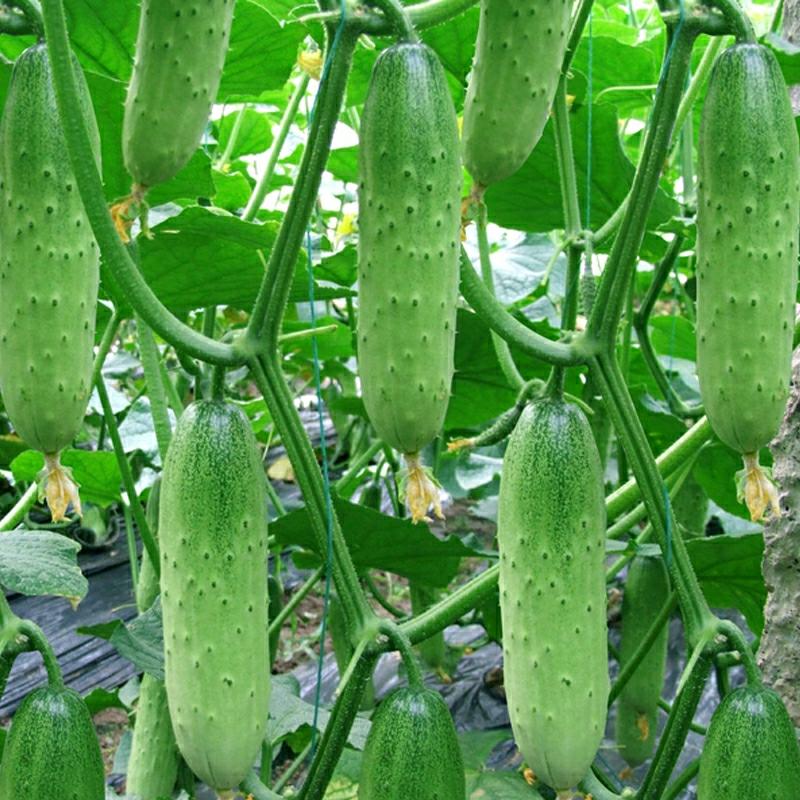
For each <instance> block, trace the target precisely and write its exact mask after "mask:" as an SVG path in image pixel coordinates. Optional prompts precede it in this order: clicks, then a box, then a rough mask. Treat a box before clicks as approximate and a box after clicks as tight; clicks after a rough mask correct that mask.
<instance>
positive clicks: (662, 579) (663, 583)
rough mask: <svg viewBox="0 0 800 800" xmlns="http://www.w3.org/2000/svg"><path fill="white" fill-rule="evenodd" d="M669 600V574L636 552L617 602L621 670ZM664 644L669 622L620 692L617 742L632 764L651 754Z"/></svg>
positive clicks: (664, 660) (664, 662)
mask: <svg viewBox="0 0 800 800" xmlns="http://www.w3.org/2000/svg"><path fill="white" fill-rule="evenodd" d="M668 598H669V576H668V574H667V568H666V566H665V565H664V562H663V560H662V559H661V558H651V557H647V556H637V557H636V558H635V559H634V560H633V562H632V563H631V566H630V569H629V570H628V577H627V579H626V581H625V594H624V596H623V600H622V643H621V645H620V658H619V665H620V668H622V667H623V666H624V665H625V664H627V663H628V662H629V661H630V659H631V657H632V656H633V654H634V653H635V652H636V648H637V647H638V646H639V645H640V644H641V642H642V639H644V637H645V635H646V634H647V632H648V631H649V630H650V626H651V625H652V624H653V622H654V621H655V618H656V617H657V616H658V612H659V611H661V609H662V608H663V606H664V603H666V602H667V599H668ZM668 643H669V625H665V626H664V627H663V628H662V629H661V632H660V633H659V635H658V638H657V639H656V640H655V642H654V643H653V646H652V647H651V648H650V652H649V653H648V654H647V655H646V656H645V657H644V659H642V661H641V663H640V664H639V667H638V668H637V669H636V671H635V672H634V673H633V675H632V676H631V678H630V680H629V681H628V682H627V683H626V684H625V688H624V689H623V690H622V692H621V694H620V696H619V702H618V704H617V723H616V736H617V746H618V748H619V753H620V755H621V756H622V757H623V758H624V759H625V761H627V762H628V764H630V765H631V766H633V767H635V766H638V765H639V764H642V763H644V762H645V761H646V760H647V759H648V758H650V756H652V755H653V749H654V747H655V743H656V737H657V734H658V700H659V698H660V697H661V690H662V689H663V688H664V672H665V669H666V665H667V644H668Z"/></svg>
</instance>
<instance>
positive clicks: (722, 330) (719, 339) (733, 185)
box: [697, 44, 800, 519]
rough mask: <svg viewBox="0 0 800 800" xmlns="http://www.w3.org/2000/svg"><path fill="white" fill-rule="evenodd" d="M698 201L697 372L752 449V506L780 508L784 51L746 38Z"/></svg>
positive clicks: (747, 487) (793, 282) (789, 149)
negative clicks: (775, 470) (772, 469)
mask: <svg viewBox="0 0 800 800" xmlns="http://www.w3.org/2000/svg"><path fill="white" fill-rule="evenodd" d="M698 152H699V169H698V186H697V188H698V205H697V375H698V378H699V380H700V392H701V395H702V398H703V403H704V405H705V410H706V413H707V414H708V418H709V421H710V422H711V426H712V427H713V429H714V431H715V432H716V434H717V435H718V436H719V438H720V439H722V441H723V442H724V443H725V444H727V445H728V446H729V447H731V448H733V449H734V450H736V451H737V452H739V453H741V454H742V455H743V456H744V457H745V462H746V472H745V474H744V476H743V477H744V486H743V489H742V492H741V494H742V496H743V498H745V499H746V500H747V504H748V506H749V508H750V512H751V515H752V516H753V518H754V519H760V518H761V516H762V515H763V514H764V513H765V511H766V510H767V509H768V508H771V509H772V511H774V512H775V513H778V512H779V508H778V503H777V492H776V491H774V487H771V485H770V484H769V482H768V481H765V480H764V475H763V471H762V470H760V469H759V467H758V451H759V450H760V449H761V448H762V447H764V446H765V445H766V444H768V443H769V442H770V441H771V439H772V438H773V437H774V436H775V434H776V433H777V431H778V426H779V425H780V422H781V419H782V417H783V413H784V409H785V408H786V401H787V398H788V396H789V379H790V376H791V358H792V336H793V333H794V314H795V296H796V292H797V240H798V220H800V148H799V147H798V137H797V129H796V127H795V121H794V117H793V115H792V108H791V104H790V102H789V96H788V93H787V89H786V84H785V82H784V79H783V76H782V74H781V70H780V67H779V66H778V62H777V60H776V58H775V56H774V55H773V54H772V52H771V51H770V50H768V49H767V48H766V47H762V46H761V45H760V44H736V45H734V46H732V47H730V48H729V49H728V50H726V51H725V52H724V53H723V54H722V55H721V56H720V57H719V58H718V59H717V63H716V64H715V66H714V70H713V72H712V74H711V79H710V81H709V86H708V93H707V95H706V100H705V104H704V106H703V116H702V125H701V129H700V139H699V151H698Z"/></svg>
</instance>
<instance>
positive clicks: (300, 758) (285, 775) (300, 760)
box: [274, 742, 312, 792]
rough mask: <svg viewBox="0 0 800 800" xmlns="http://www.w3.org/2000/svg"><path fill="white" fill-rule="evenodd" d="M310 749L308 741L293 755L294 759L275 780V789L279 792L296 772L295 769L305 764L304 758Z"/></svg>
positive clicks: (310, 744)
mask: <svg viewBox="0 0 800 800" xmlns="http://www.w3.org/2000/svg"><path fill="white" fill-rule="evenodd" d="M311 750H312V743H311V742H309V743H308V744H307V745H306V746H305V747H304V748H303V749H302V750H301V751H300V753H298V755H297V756H296V757H295V759H294V761H292V763H291V764H289V766H288V767H286V769H285V770H284V771H283V772H282V773H281V776H280V778H278V780H276V781H275V786H274V788H275V791H276V792H280V791H281V790H282V789H283V788H284V787H285V786H287V785H288V783H289V781H290V780H291V779H292V778H293V777H294V776H295V775H296V774H297V770H299V769H300V767H302V766H303V764H305V761H306V759H307V758H308V756H309V755H310V753H311Z"/></svg>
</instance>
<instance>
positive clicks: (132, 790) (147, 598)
mask: <svg viewBox="0 0 800 800" xmlns="http://www.w3.org/2000/svg"><path fill="white" fill-rule="evenodd" d="M160 494H161V478H160V477H159V478H157V479H156V481H155V482H154V483H153V485H152V487H151V488H150V495H149V497H148V498H147V523H148V525H149V527H150V531H151V533H152V534H153V536H156V537H157V536H158V511H159V498H160ZM158 589H159V587H158V576H157V575H156V573H155V570H154V569H153V562H152V561H151V560H150V557H149V556H148V555H147V551H146V550H145V551H143V553H142V566H141V570H140V572H139V580H138V582H137V584H136V605H137V608H138V609H139V613H142V612H144V611H147V609H148V608H150V606H152V605H153V603H154V602H155V599H156V597H157V596H158ZM179 765H180V754H179V753H178V745H177V744H176V742H175V733H174V731H173V730H172V722H171V721H170V716H169V706H168V705H167V690H166V688H165V687H164V683H163V682H162V681H160V680H158V679H157V678H154V677H153V676H152V675H148V674H145V675H144V676H143V677H142V682H141V685H140V688H139V701H138V703H137V706H136V724H135V725H134V728H133V738H132V741H131V754H130V758H129V759H128V771H127V776H126V778H127V780H126V790H125V791H126V793H127V794H128V796H129V797H131V798H132V800H160V798H164V797H170V796H171V795H172V789H173V788H174V786H175V780H176V779H177V777H178V767H179Z"/></svg>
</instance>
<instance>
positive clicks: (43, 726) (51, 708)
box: [0, 687, 105, 800]
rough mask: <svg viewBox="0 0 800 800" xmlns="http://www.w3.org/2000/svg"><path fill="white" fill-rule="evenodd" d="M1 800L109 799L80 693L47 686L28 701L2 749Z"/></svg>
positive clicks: (101, 766) (12, 726) (16, 718)
mask: <svg viewBox="0 0 800 800" xmlns="http://www.w3.org/2000/svg"><path fill="white" fill-rule="evenodd" d="M0 797H2V798H4V800H5V799H6V798H8V800H11V799H12V798H14V800H28V799H29V798H30V800H104V798H105V772H104V769H103V756H102V755H101V753H100V745H99V743H98V741H97V736H96V735H95V732H94V725H93V724H92V718H91V716H90V714H89V709H88V708H86V703H84V702H83V700H82V699H81V696H80V695H79V694H77V693H76V692H74V691H72V689H66V688H64V687H60V688H50V687H43V688H41V689H36V690H34V691H33V692H31V693H30V694H29V695H28V696H27V697H26V698H25V700H24V701H23V702H22V705H21V706H20V707H19V708H18V709H17V712H16V714H15V715H14V721H13V723H12V725H11V732H10V733H9V734H8V738H7V739H6V743H5V748H4V749H3V762H2V764H0Z"/></svg>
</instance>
